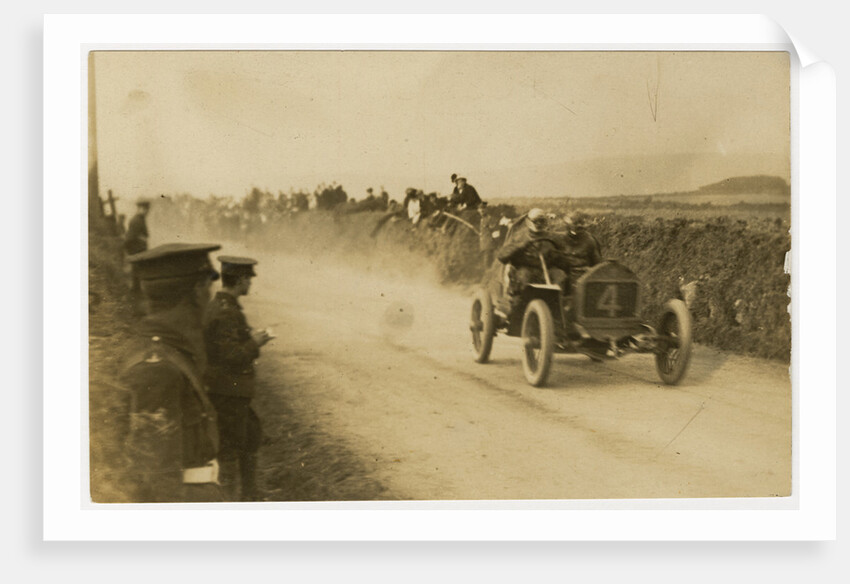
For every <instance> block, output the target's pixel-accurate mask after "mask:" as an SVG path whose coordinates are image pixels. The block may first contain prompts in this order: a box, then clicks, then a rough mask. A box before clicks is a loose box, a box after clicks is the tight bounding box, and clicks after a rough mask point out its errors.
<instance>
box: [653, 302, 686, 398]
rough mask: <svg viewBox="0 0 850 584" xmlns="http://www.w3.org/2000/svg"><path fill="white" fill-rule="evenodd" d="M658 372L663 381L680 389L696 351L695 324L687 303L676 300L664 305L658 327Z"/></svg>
mask: <svg viewBox="0 0 850 584" xmlns="http://www.w3.org/2000/svg"><path fill="white" fill-rule="evenodd" d="M658 335H659V336H660V337H662V338H661V339H659V341H658V346H657V347H656V353H655V368H656V369H657V370H658V376H659V377H661V381H663V382H664V383H666V384H667V385H676V384H677V383H679V381H681V380H682V377H684V375H685V372H686V371H687V370H688V365H689V364H690V361H691V353H692V351H693V324H692V321H691V313H690V311H689V310H688V307H687V306H685V303H684V302H682V301H681V300H678V299H673V300H670V301H669V302H667V304H665V305H664V314H663V315H662V316H661V321H660V324H659V325H658Z"/></svg>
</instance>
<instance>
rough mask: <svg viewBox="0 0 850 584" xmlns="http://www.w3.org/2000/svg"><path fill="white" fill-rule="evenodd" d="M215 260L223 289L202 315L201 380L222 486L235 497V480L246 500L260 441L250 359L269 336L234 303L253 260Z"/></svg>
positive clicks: (246, 284) (253, 492)
mask: <svg viewBox="0 0 850 584" xmlns="http://www.w3.org/2000/svg"><path fill="white" fill-rule="evenodd" d="M218 260H219V261H220V262H221V285H222V290H221V291H220V292H219V293H218V294H216V296H215V298H214V299H213V301H212V302H211V303H210V307H209V310H208V311H207V314H206V318H205V319H204V339H205V341H206V346H207V361H208V363H209V366H208V368H207V374H206V380H207V384H208V385H209V390H210V400H211V401H212V403H213V405H214V406H215V409H216V411H217V412H218V417H219V424H220V435H221V470H222V486H223V487H224V489H225V492H226V493H227V495H228V496H229V497H230V498H232V499H236V491H237V489H236V485H237V482H238V484H239V485H240V487H241V488H240V489H239V491H240V497H239V498H240V499H241V500H242V501H251V500H256V498H257V484H256V471H257V450H259V448H260V444H261V442H262V429H261V426H260V420H259V418H258V417H257V414H256V413H255V412H254V410H253V409H252V408H251V399H252V398H253V397H254V360H255V359H256V358H257V357H259V356H260V347H262V346H263V345H265V344H266V343H268V342H269V341H270V340H271V339H272V338H273V337H272V336H271V335H270V334H269V333H268V331H266V330H261V331H254V330H252V329H251V327H249V326H248V322H247V320H246V319H245V315H244V314H243V313H242V307H241V306H240V305H239V300H238V299H239V297H240V296H245V295H246V294H248V291H249V290H250V289H251V278H253V277H254V276H256V275H257V274H256V273H255V272H254V265H256V263H257V261H256V260H253V259H251V258H242V257H234V256H220V257H219V258H218ZM237 477H238V478H237Z"/></svg>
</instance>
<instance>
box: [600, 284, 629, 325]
mask: <svg viewBox="0 0 850 584" xmlns="http://www.w3.org/2000/svg"><path fill="white" fill-rule="evenodd" d="M596 308H597V309H598V310H605V311H607V312H608V316H609V317H611V318H613V317H615V316H617V313H618V312H620V311H621V310H622V309H623V307H622V306H620V305H619V304H617V285H616V284H608V285H607V286H605V291H604V292H603V293H602V295H601V296H600V297H599V301H598V302H597V303H596Z"/></svg>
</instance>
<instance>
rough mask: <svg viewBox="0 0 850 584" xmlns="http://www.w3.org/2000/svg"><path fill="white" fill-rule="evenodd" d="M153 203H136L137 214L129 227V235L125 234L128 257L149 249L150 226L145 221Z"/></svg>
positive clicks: (141, 201)
mask: <svg viewBox="0 0 850 584" xmlns="http://www.w3.org/2000/svg"><path fill="white" fill-rule="evenodd" d="M150 209H151V202H150V200H149V199H139V200H138V201H136V214H135V215H133V218H132V219H130V224H129V225H127V233H125V234H124V251H125V252H126V253H127V255H128V256H129V255H133V254H137V253H142V252H143V251H145V250H146V249H148V225H147V220H146V219H145V218H146V217H147V215H148V213H149V212H150Z"/></svg>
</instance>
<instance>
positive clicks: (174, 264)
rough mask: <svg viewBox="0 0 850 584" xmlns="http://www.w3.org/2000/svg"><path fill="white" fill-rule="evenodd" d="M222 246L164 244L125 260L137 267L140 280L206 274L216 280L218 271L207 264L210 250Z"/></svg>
mask: <svg viewBox="0 0 850 584" xmlns="http://www.w3.org/2000/svg"><path fill="white" fill-rule="evenodd" d="M217 249H221V246H220V245H218V244H215V243H166V244H164V245H160V246H157V247H155V248H153V249H149V250H147V251H143V252H142V253H137V254H134V255H131V256H129V257H128V258H127V261H129V262H130V263H132V264H133V265H134V266H135V268H136V275H137V276H138V278H139V279H140V280H161V279H165V278H180V277H184V276H195V275H201V274H205V273H206V274H209V276H210V277H211V278H212V279H213V280H218V272H217V271H216V270H215V268H213V266H212V263H210V258H209V252H211V251H215V250H217Z"/></svg>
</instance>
